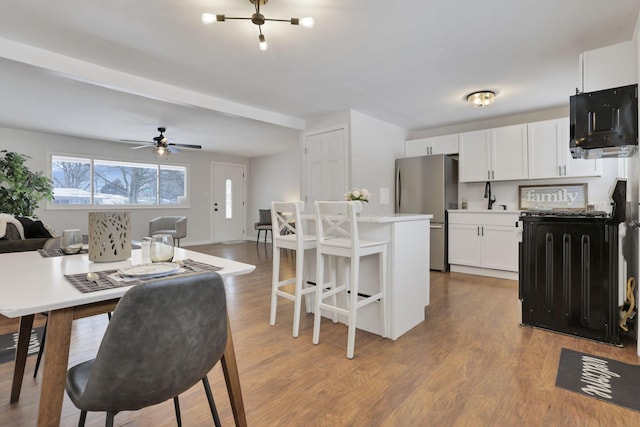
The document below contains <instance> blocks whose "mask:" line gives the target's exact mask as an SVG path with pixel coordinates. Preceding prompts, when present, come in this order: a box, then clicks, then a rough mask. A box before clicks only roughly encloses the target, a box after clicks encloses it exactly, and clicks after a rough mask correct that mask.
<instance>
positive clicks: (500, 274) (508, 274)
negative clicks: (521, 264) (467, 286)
mask: <svg viewBox="0 0 640 427" xmlns="http://www.w3.org/2000/svg"><path fill="white" fill-rule="evenodd" d="M450 270H451V272H453V273H464V274H475V275H476V276H487V277H497V278H498V279H508V280H518V279H519V277H518V273H517V272H515V271H505V270H493V269H490V268H480V267H469V266H466V265H454V264H451V268H450Z"/></svg>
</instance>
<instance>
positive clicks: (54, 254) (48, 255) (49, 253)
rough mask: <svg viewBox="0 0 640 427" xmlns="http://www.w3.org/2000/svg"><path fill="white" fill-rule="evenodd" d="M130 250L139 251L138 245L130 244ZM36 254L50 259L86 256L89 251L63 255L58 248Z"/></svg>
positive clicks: (86, 249)
mask: <svg viewBox="0 0 640 427" xmlns="http://www.w3.org/2000/svg"><path fill="white" fill-rule="evenodd" d="M131 249H140V245H138V244H136V243H131ZM38 253H39V254H40V256H41V257H42V258H52V257H57V256H69V255H82V254H88V253H89V249H88V248H83V249H82V250H80V252H78V253H75V254H65V253H64V252H62V249H60V248H55V249H38Z"/></svg>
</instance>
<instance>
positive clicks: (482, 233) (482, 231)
mask: <svg viewBox="0 0 640 427" xmlns="http://www.w3.org/2000/svg"><path fill="white" fill-rule="evenodd" d="M480 228H481V229H482V234H481V235H482V236H484V227H480Z"/></svg>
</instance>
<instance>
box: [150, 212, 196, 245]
mask: <svg viewBox="0 0 640 427" xmlns="http://www.w3.org/2000/svg"><path fill="white" fill-rule="evenodd" d="M154 234H171V235H172V236H173V239H174V240H175V241H176V246H178V247H179V246H180V239H182V238H185V237H187V217H186V216H161V217H158V218H154V219H152V220H151V221H149V237H151V236H153V235H154Z"/></svg>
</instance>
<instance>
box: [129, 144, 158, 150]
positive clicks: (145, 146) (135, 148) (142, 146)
mask: <svg viewBox="0 0 640 427" xmlns="http://www.w3.org/2000/svg"><path fill="white" fill-rule="evenodd" d="M149 147H153V145H138V146H137V147H129V150H137V149H138V148H149Z"/></svg>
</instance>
